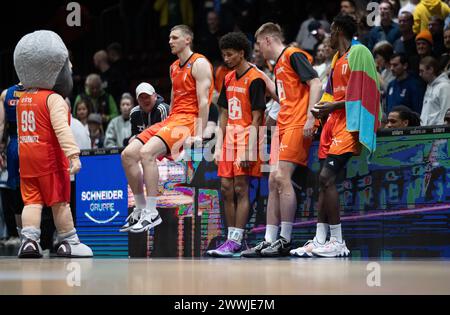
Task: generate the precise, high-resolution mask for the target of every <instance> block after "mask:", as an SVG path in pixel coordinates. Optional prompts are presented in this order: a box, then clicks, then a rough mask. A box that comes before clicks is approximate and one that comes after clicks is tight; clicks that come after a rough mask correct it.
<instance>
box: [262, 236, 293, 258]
mask: <svg viewBox="0 0 450 315" xmlns="http://www.w3.org/2000/svg"><path fill="white" fill-rule="evenodd" d="M291 249H292V246H291V243H290V242H288V241H286V239H284V238H283V237H281V238H279V239H278V240H276V241H275V242H273V243H272V244H271V245H270V246H269V247H267V248H265V249H263V250H262V251H261V256H263V257H286V256H289V255H290V254H289V252H290V251H291Z"/></svg>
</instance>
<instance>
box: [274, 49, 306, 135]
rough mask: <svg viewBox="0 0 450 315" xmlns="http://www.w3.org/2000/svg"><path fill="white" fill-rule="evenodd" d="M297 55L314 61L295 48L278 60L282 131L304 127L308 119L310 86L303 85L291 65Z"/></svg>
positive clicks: (276, 70)
mask: <svg viewBox="0 0 450 315" xmlns="http://www.w3.org/2000/svg"><path fill="white" fill-rule="evenodd" d="M295 53H301V54H303V55H305V56H306V57H307V59H308V61H309V62H312V60H313V59H312V57H311V56H310V55H309V54H308V53H307V52H305V51H303V50H301V49H299V48H295V47H287V48H286V49H285V50H284V51H283V53H282V54H281V56H280V57H279V58H278V61H277V63H276V65H275V68H274V73H275V82H276V87H277V94H278V98H279V99H280V105H281V106H280V112H279V114H278V125H277V126H278V127H279V129H280V131H285V130H289V129H293V128H298V127H302V126H304V125H305V123H306V119H307V112H308V106H309V86H308V85H306V84H304V83H302V81H301V78H299V76H298V74H297V73H296V72H295V70H294V69H293V67H292V65H291V56H292V55H293V54H295Z"/></svg>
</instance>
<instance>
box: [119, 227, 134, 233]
mask: <svg viewBox="0 0 450 315" xmlns="http://www.w3.org/2000/svg"><path fill="white" fill-rule="evenodd" d="M132 227H133V226H132V225H130V226H129V227H127V228H121V229H119V232H121V233H124V232H129V231H130V230H131V228H132Z"/></svg>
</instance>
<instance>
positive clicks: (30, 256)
mask: <svg viewBox="0 0 450 315" xmlns="http://www.w3.org/2000/svg"><path fill="white" fill-rule="evenodd" d="M18 257H19V258H24V259H39V258H42V254H36V253H26V254H20V255H19V256H18Z"/></svg>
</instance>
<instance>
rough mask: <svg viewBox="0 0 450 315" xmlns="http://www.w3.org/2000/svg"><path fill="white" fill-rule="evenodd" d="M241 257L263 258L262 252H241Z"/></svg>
mask: <svg viewBox="0 0 450 315" xmlns="http://www.w3.org/2000/svg"><path fill="white" fill-rule="evenodd" d="M241 257H244V258H261V257H262V256H261V254H260V253H255V254H241Z"/></svg>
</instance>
